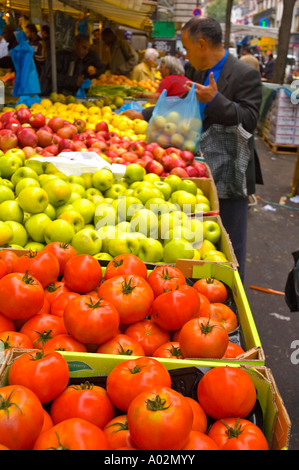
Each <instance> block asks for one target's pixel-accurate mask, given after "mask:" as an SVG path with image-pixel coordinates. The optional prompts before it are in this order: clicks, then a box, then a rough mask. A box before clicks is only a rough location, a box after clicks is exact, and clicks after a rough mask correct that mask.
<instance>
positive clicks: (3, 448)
mask: <svg viewBox="0 0 299 470" xmlns="http://www.w3.org/2000/svg"><path fill="white" fill-rule="evenodd" d="M0 450H10V449H9V448H8V447H6V446H3V445H2V444H0Z"/></svg>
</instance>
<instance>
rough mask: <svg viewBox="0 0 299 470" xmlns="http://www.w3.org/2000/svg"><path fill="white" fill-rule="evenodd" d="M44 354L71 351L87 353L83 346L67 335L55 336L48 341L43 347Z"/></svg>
mask: <svg viewBox="0 0 299 470" xmlns="http://www.w3.org/2000/svg"><path fill="white" fill-rule="evenodd" d="M43 350H44V352H49V351H53V350H54V351H72V352H87V348H86V346H85V345H84V344H82V343H80V341H77V340H76V339H75V338H72V337H71V336H70V335H69V334H61V335H56V336H54V337H53V338H52V339H49V341H47V342H46V343H45V345H44V346H43Z"/></svg>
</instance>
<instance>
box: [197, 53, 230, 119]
mask: <svg viewBox="0 0 299 470" xmlns="http://www.w3.org/2000/svg"><path fill="white" fill-rule="evenodd" d="M227 56H228V51H225V54H224V57H223V58H222V59H221V60H220V61H219V62H217V64H216V65H214V67H212V68H210V69H209V70H207V73H206V78H205V81H204V86H208V85H209V84H210V73H211V72H213V74H214V79H215V82H216V83H217V82H218V79H219V77H220V74H221V72H222V69H223V66H224V64H225V62H226V59H227ZM217 94H218V92H217ZM217 94H216V96H217ZM216 96H215V97H216ZM215 97H214V98H215ZM214 98H213V100H214ZM213 100H212V101H213ZM208 104H209V103H208ZM206 106H207V104H206V103H199V108H200V114H201V118H202V119H203V116H204V111H205V109H206Z"/></svg>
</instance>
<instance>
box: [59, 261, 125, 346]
mask: <svg viewBox="0 0 299 470" xmlns="http://www.w3.org/2000/svg"><path fill="white" fill-rule="evenodd" d="M73 259H74V258H73ZM63 320H64V324H65V327H66V329H67V331H68V333H69V334H70V335H71V336H73V337H74V338H75V339H76V340H77V341H80V342H81V343H84V344H88V343H95V344H102V343H104V342H105V341H108V340H109V339H110V338H112V337H113V336H114V335H115V334H116V333H117V332H118V327H119V314H118V311H117V310H116V308H115V307H114V305H113V304H112V303H111V302H108V301H107V300H106V299H98V298H96V297H90V296H88V295H81V296H79V297H75V298H74V299H72V300H71V301H70V302H68V304H67V306H66V308H65V310H64V314H63Z"/></svg>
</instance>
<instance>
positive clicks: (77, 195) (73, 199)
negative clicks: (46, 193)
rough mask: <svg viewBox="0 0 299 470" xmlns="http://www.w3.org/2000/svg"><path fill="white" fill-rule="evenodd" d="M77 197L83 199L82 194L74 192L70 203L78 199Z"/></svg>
mask: <svg viewBox="0 0 299 470" xmlns="http://www.w3.org/2000/svg"><path fill="white" fill-rule="evenodd" d="M77 199H82V196H81V194H79V193H75V192H72V193H71V195H70V198H69V200H68V204H73V202H74V201H76V200H77Z"/></svg>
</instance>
